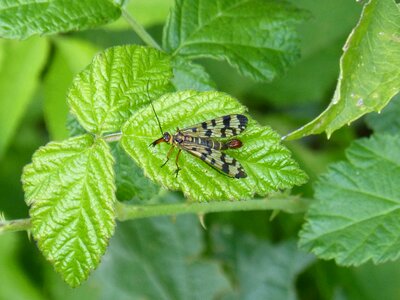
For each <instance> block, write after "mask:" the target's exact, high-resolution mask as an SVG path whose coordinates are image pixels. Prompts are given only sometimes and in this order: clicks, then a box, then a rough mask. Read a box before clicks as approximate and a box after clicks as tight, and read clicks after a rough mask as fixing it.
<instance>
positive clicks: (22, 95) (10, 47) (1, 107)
mask: <svg viewBox="0 0 400 300" xmlns="http://www.w3.org/2000/svg"><path fill="white" fill-rule="evenodd" d="M0 6H1V5H0ZM0 22H1V21H0ZM48 50H49V47H48V43H47V41H46V40H45V39H36V38H34V39H31V40H29V41H24V42H17V41H6V40H0V132H1V137H0V157H1V156H2V155H3V154H4V152H5V150H6V148H7V146H8V143H9V141H10V140H11V138H12V137H13V135H14V132H15V130H16V129H17V127H18V124H19V122H20V120H21V118H22V116H23V114H24V113H25V110H26V109H27V107H28V104H29V103H30V101H31V100H32V98H33V96H34V93H35V90H36V89H37V87H38V84H39V79H40V72H41V71H42V69H43V67H44V65H45V63H46V58H47V55H48Z"/></svg>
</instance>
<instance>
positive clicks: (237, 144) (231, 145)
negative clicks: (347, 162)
mask: <svg viewBox="0 0 400 300" xmlns="http://www.w3.org/2000/svg"><path fill="white" fill-rule="evenodd" d="M228 145H229V148H231V149H237V148H240V147H242V145H243V143H242V142H241V141H239V140H232V141H229V144H228Z"/></svg>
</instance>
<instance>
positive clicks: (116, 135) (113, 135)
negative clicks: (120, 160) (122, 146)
mask: <svg viewBox="0 0 400 300" xmlns="http://www.w3.org/2000/svg"><path fill="white" fill-rule="evenodd" d="M121 137H122V132H116V133H110V134H107V135H104V136H103V137H102V138H103V140H104V141H106V142H107V143H111V142H116V141H119V140H120V139H121Z"/></svg>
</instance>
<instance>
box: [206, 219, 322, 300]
mask: <svg viewBox="0 0 400 300" xmlns="http://www.w3.org/2000/svg"><path fill="white" fill-rule="evenodd" d="M212 240H213V247H214V249H215V253H216V256H217V258H219V259H221V260H222V261H223V262H225V264H226V267H227V268H228V269H229V270H230V271H231V272H232V273H233V274H234V276H235V280H234V281H235V283H236V286H235V292H234V293H232V294H231V295H229V297H225V298H224V299H297V295H296V294H297V293H296V287H295V280H296V278H297V276H298V275H299V274H300V273H301V272H302V271H303V270H304V269H306V268H307V267H308V266H309V265H310V264H311V263H312V262H313V260H314V257H313V255H310V254H307V253H305V252H303V251H301V250H299V249H298V248H297V246H296V243H295V241H290V240H289V241H284V242H282V243H279V244H276V245H273V244H271V243H269V242H267V241H264V240H259V239H256V238H255V237H253V236H251V235H248V234H247V235H246V234H243V233H241V232H237V231H234V230H232V228H231V227H227V226H225V227H222V228H213V232H212Z"/></svg>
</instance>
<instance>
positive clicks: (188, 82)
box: [172, 57, 215, 91]
mask: <svg viewBox="0 0 400 300" xmlns="http://www.w3.org/2000/svg"><path fill="white" fill-rule="evenodd" d="M172 65H173V68H174V78H173V79H172V83H173V84H174V86H175V88H176V89H177V90H178V91H184V90H196V91H213V90H215V83H214V82H213V81H212V79H211V78H210V75H209V74H208V73H207V72H206V70H205V69H204V67H203V66H201V65H199V64H195V63H193V62H191V61H190V60H188V59H184V58H182V57H176V58H175V59H174V60H173V61H172Z"/></svg>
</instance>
